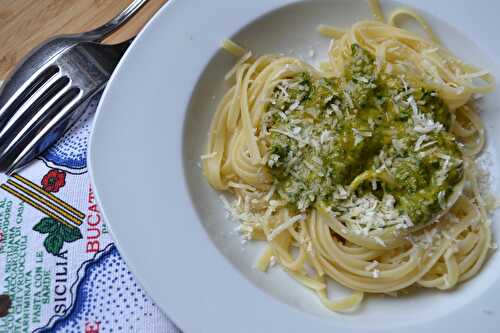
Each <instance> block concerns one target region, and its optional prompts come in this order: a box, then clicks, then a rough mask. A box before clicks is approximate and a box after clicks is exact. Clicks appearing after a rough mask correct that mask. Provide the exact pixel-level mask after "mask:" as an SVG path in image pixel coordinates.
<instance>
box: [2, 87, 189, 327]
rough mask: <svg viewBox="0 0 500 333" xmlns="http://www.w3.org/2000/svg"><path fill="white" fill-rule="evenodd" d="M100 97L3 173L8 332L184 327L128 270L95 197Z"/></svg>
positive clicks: (4, 322)
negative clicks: (91, 142) (35, 154)
mask: <svg viewBox="0 0 500 333" xmlns="http://www.w3.org/2000/svg"><path fill="white" fill-rule="evenodd" d="M99 97H100V96H97V97H96V98H95V99H94V100H93V101H92V102H91V103H90V106H89V108H88V110H87V111H86V113H85V115H84V116H83V117H82V118H81V119H80V120H79V121H78V123H76V124H75V125H74V126H73V128H72V129H71V130H70V131H69V132H68V133H66V135H65V136H64V137H63V138H61V139H60V140H59V142H58V143H57V144H55V145H54V146H53V147H51V148H50V149H49V150H48V151H47V152H46V153H45V154H44V155H43V156H41V157H40V158H39V160H37V161H35V162H34V163H33V164H32V165H30V166H29V167H28V168H26V169H24V170H22V171H21V172H19V173H18V174H15V175H13V176H11V177H7V176H6V175H4V174H0V184H1V185H0V332H1V333H17V332H39V333H41V332H65V333H68V332H75V333H76V332H78V333H80V332H86V333H98V332H148V333H155V332H168V333H174V332H175V333H178V332H179V330H178V329H177V328H176V327H175V326H174V324H173V323H172V322H171V321H170V320H168V318H167V317H166V316H165V315H164V314H163V313H162V312H161V310H160V309H159V308H158V307H157V306H156V305H155V304H154V303H153V302H152V300H151V299H150V298H149V297H148V295H146V294H145V292H144V291H143V290H142V288H141V286H140V285H139V284H138V283H137V282H136V280H135V278H134V276H133V275H132V273H131V272H130V271H129V270H128V268H127V265H126V264H125V262H124V261H123V259H122V258H121V256H120V253H119V252H118V251H117V249H116V247H115V245H114V243H113V239H112V238H111V235H110V234H109V229H108V227H107V225H106V221H104V220H103V217H102V215H101V212H100V209H99V205H98V204H97V202H96V198H95V197H94V194H93V191H92V186H91V184H90V180H89V175H88V172H87V143H88V139H89V134H90V130H91V126H92V119H93V116H94V112H95V109H96V106H97V103H98V101H99ZM117 167H118V166H117Z"/></svg>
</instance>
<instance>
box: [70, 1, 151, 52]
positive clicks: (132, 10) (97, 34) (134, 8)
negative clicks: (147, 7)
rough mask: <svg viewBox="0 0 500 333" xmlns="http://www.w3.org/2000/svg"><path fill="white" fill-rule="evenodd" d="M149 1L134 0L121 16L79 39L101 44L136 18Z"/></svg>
mask: <svg viewBox="0 0 500 333" xmlns="http://www.w3.org/2000/svg"><path fill="white" fill-rule="evenodd" d="M148 1H149V0H134V1H132V3H131V4H130V5H128V7H127V8H125V9H124V10H123V11H122V12H121V13H120V14H118V15H117V16H116V17H115V18H113V19H112V20H111V21H109V22H108V23H106V24H103V25H102V26H100V27H98V28H96V29H94V30H91V31H87V32H83V33H81V34H79V35H78V37H82V38H85V39H86V40H89V41H94V42H101V41H102V40H103V39H104V38H106V37H107V36H108V35H110V34H111V33H113V32H114V31H116V30H117V29H118V28H120V27H121V26H122V25H123V24H124V23H125V22H127V21H128V20H129V19H130V18H131V17H132V16H134V15H135V14H136V13H137V12H138V11H139V9H141V7H142V6H144V4H146V2H148Z"/></svg>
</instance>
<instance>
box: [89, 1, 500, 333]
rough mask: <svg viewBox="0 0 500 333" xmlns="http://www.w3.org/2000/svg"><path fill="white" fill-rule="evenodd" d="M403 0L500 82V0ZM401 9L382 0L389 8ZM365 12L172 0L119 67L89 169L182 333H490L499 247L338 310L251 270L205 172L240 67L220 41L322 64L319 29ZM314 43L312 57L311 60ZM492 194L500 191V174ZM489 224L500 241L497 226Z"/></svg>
mask: <svg viewBox="0 0 500 333" xmlns="http://www.w3.org/2000/svg"><path fill="white" fill-rule="evenodd" d="M405 2H407V3H410V4H411V3H413V4H414V5H415V6H417V8H418V9H421V12H422V13H423V14H424V16H425V17H426V18H427V19H429V21H430V23H431V25H432V26H433V27H434V28H435V29H436V31H437V32H438V34H439V35H440V36H441V37H442V39H443V40H444V41H445V43H446V45H447V46H449V47H450V48H451V49H452V50H453V51H454V52H455V53H456V54H458V55H459V56H461V57H463V58H464V59H466V60H467V61H468V62H472V63H474V64H479V65H481V66H484V67H487V68H489V69H490V70H491V71H492V72H493V73H494V74H496V77H497V78H500V71H499V70H498V67H497V64H496V62H495V60H494V59H498V57H499V55H500V45H499V42H498V38H497V31H499V30H500V24H499V23H498V18H497V17H496V16H497V14H498V12H499V11H500V3H498V2H491V1H487V0H484V1H477V0H476V1H474V5H472V3H471V2H469V1H431V0H426V1H422V0H420V1H418V2H417V1H416V0H414V1H405ZM394 5H395V3H394V2H390V1H387V2H384V7H385V8H387V9H388V8H391V7H394ZM429 13H434V14H435V15H436V16H432V15H430V14H429ZM369 17H370V11H369V8H368V5H367V3H366V2H365V1H349V0H337V1H333V0H328V1H326V0H325V1H305V2H301V1H296V0H265V1H264V0H259V1H234V0H214V1H192V0H182V1H170V2H169V3H168V4H167V5H166V6H165V7H164V8H163V9H162V10H161V11H160V12H159V13H158V14H157V15H156V16H155V18H154V19H153V20H152V21H151V22H150V23H149V24H148V26H147V27H146V28H145V29H144V31H143V32H142V33H141V34H140V36H139V37H138V38H137V39H136V41H135V42H134V44H133V46H132V47H131V49H130V50H129V51H128V52H127V54H126V56H125V57H124V59H123V61H122V62H121V64H120V66H119V67H118V69H117V70H116V72H115V74H114V76H113V79H112V80H111V82H110V83H109V85H108V87H107V89H106V92H105V94H104V97H103V99H102V101H101V104H100V107H99V110H98V114H97V118H96V123H95V128H94V133H93V137H92V141H91V150H90V171H91V176H92V178H93V182H94V184H95V186H96V189H97V195H98V198H99V201H100V203H101V206H102V209H103V210H104V214H105V216H106V220H107V221H108V222H109V223H110V225H111V229H112V232H113V235H114V237H115V239H116V241H117V245H118V248H119V250H120V252H121V253H122V255H123V256H124V257H125V259H126V261H127V263H128V265H129V266H130V268H131V269H132V271H133V272H134V273H135V274H136V276H137V278H138V279H139V281H140V282H141V283H142V284H143V286H144V288H145V289H146V290H147V291H148V292H149V294H150V295H151V296H152V297H153V299H154V300H155V301H156V303H157V304H158V305H159V306H160V307H161V308H162V309H163V310H164V311H165V313H167V314H168V315H169V316H170V317H171V318H172V319H173V320H174V321H175V322H176V323H177V324H178V325H179V326H180V327H181V328H182V329H183V330H185V331H186V332H189V333H191V332H219V331H223V332H288V333H290V332H302V333H303V332H375V331H378V332H401V331H402V330H404V331H405V332H437V331H438V329H440V330H449V331H454V332H470V331H471V330H477V329H478V328H480V329H481V331H483V332H493V331H495V327H496V326H495V324H498V322H499V320H500V310H499V309H498V307H496V306H495V305H498V304H499V303H498V299H499V297H500V259H499V256H498V255H494V256H493V257H492V258H491V259H490V260H489V261H488V263H487V265H486V267H484V269H483V270H482V272H481V273H480V274H479V275H478V276H477V277H476V278H474V279H473V280H472V281H469V282H467V283H465V284H463V285H461V286H460V287H459V288H457V289H456V290H453V291H450V292H434V291H428V292H421V293H418V294H417V295H412V296H411V297H401V298H390V297H380V296H379V297H376V296H370V295H368V296H367V297H366V301H365V302H364V304H363V306H362V307H361V309H360V310H359V311H357V312H355V313H354V314H350V315H345V314H344V315H343V314H337V313H332V312H329V311H327V310H325V309H324V307H323V306H322V305H321V304H320V303H319V301H318V299H317V298H316V297H315V296H314V295H313V294H312V293H311V292H309V291H307V290H305V289H304V288H302V287H301V286H299V285H298V284H296V283H295V282H294V281H292V280H291V279H290V278H289V277H287V276H286V275H285V274H284V273H283V272H281V271H280V270H279V269H277V268H275V269H273V270H271V272H270V273H268V274H264V273H260V272H258V271H256V270H255V269H254V268H253V265H254V263H255V260H256V257H257V255H258V253H259V252H258V251H259V249H260V246H261V245H259V244H250V245H247V246H244V247H243V246H242V245H241V244H240V240H239V238H238V237H237V236H236V235H234V233H232V230H233V229H234V227H235V225H234V224H232V222H229V221H226V219H225V218H224V211H223V208H222V205H221V203H220V202H219V199H218V194H217V193H215V192H214V191H213V190H212V189H211V188H210V187H209V186H208V185H207V183H206V181H205V179H204V178H203V176H202V174H201V169H200V167H199V156H200V155H201V154H202V153H203V151H204V147H205V140H206V138H207V132H208V127H209V122H210V119H211V117H212V115H213V113H214V110H215V106H216V103H217V101H218V100H219V98H220V97H221V95H222V93H223V92H224V90H225V89H226V87H225V85H224V82H223V77H224V74H225V73H226V72H227V71H228V70H229V69H230V68H231V67H232V66H233V64H234V62H235V60H234V59H233V58H232V57H231V56H230V55H228V54H225V53H224V52H222V51H220V49H219V46H220V44H221V41H222V40H223V39H224V38H226V37H230V38H232V39H234V40H235V41H237V42H239V43H241V44H242V45H244V46H246V47H248V48H251V49H252V50H253V51H255V52H256V53H269V52H283V53H291V54H292V55H295V56H304V57H305V59H306V60H309V61H310V62H312V63H316V62H317V61H318V60H319V59H321V58H324V57H325V53H324V51H325V50H326V47H327V44H328V41H327V40H326V39H323V38H321V37H320V36H319V35H318V34H317V33H316V31H315V27H316V25H317V24H319V23H327V24H333V25H336V26H340V27H342V26H349V25H350V24H352V23H353V22H355V21H356V20H359V19H362V18H369ZM438 17H439V18H438ZM311 49H314V50H315V55H316V56H315V57H314V58H308V56H307V55H308V54H309V51H310V50H311ZM499 101H500V98H499V94H498V93H495V94H492V95H489V96H488V97H487V98H486V99H485V101H484V103H483V108H484V109H485V110H486V111H485V113H484V117H485V119H486V125H487V128H488V135H489V137H488V140H489V145H488V149H487V151H488V154H489V156H490V158H491V160H492V164H491V171H492V173H493V174H497V170H498V166H499V165H500V164H499V160H498V149H499V144H500V131H498V126H497V125H496V124H499V123H500V113H499V112H498V109H499V108H498V106H499V105H500V102H499ZM493 188H494V190H495V191H496V192H497V193H498V192H499V191H498V189H499V183H498V181H497V180H496V179H494V180H493ZM494 229H495V234H496V235H497V238H499V237H498V235H499V229H498V227H497V225H496V223H495V224H494ZM334 292H335V295H342V294H344V293H345V292H346V291H345V290H343V289H342V288H339V287H335V288H334Z"/></svg>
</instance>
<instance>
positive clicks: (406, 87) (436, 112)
mask: <svg viewBox="0 0 500 333" xmlns="http://www.w3.org/2000/svg"><path fill="white" fill-rule="evenodd" d="M451 120H452V114H451V112H450V111H449V110H448V108H447V106H446V105H445V103H444V102H443V100H442V99H440V98H439V96H438V94H437V93H436V92H435V91H432V90H428V89H426V88H423V87H419V86H417V84H413V85H410V84H409V83H407V82H405V79H404V77H402V76H396V75H394V74H391V73H389V70H380V71H377V68H376V64H375V61H374V58H373V57H372V56H371V55H370V54H369V53H368V52H367V51H365V50H363V49H362V48H360V47H359V46H357V45H353V47H352V60H351V62H350V63H348V64H347V65H346V67H345V70H344V73H343V75H342V76H341V77H340V78H313V77H312V76H311V75H310V74H308V73H300V74H298V75H295V76H293V77H290V78H288V79H286V80H284V81H283V82H281V83H280V84H279V85H278V86H277V87H276V88H275V90H274V92H273V95H272V98H271V101H270V103H269V105H268V109H267V112H266V114H265V117H264V119H263V124H262V126H263V128H266V129H267V131H268V132H269V134H268V135H267V136H266V137H265V139H264V140H267V144H268V145H269V147H270V149H271V152H270V155H269V159H268V162H267V166H268V169H269V171H270V173H271V175H272V176H273V179H274V183H275V185H276V188H277V193H278V194H279V196H280V197H281V199H282V200H285V201H286V202H288V204H289V206H290V207H291V208H293V209H297V210H304V209H307V208H308V207H309V206H311V205H313V204H314V203H315V202H317V201H323V202H324V203H325V204H326V205H328V206H331V207H335V205H336V203H338V200H340V199H339V198H338V196H336V195H335V193H338V191H339V186H341V187H342V188H344V189H346V190H347V191H348V192H349V193H350V195H351V194H352V195H355V196H357V197H362V196H363V195H366V194H368V193H371V194H373V195H375V196H376V197H377V198H379V199H380V200H382V197H383V196H384V194H390V195H392V196H393V197H394V199H395V206H394V207H395V208H396V209H397V210H398V211H399V213H400V214H406V215H407V216H408V217H410V219H411V220H412V222H413V223H414V224H419V223H426V222H427V221H429V220H430V219H431V218H432V217H433V216H434V215H435V214H436V213H438V212H439V211H441V210H442V209H443V207H444V202H445V201H446V199H447V198H448V197H449V195H450V194H451V192H452V190H453V187H454V186H455V185H457V184H458V182H460V180H461V179H462V176H463V167H462V164H463V163H462V154H461V151H460V149H459V146H458V143H457V142H456V140H455V137H454V136H453V134H451V133H450V131H449V127H450V124H451ZM362 174H363V176H360V175H362ZM358 176H360V177H358ZM357 177H358V178H357ZM355 179H356V182H355V184H351V183H352V182H353V181H354V180H355ZM350 185H351V187H349V186H350Z"/></svg>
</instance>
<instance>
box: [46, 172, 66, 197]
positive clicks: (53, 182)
mask: <svg viewBox="0 0 500 333" xmlns="http://www.w3.org/2000/svg"><path fill="white" fill-rule="evenodd" d="M64 185H66V172H64V171H62V170H57V169H54V170H50V171H49V172H47V174H46V175H45V176H43V179H42V187H43V189H44V190H45V191H47V192H58V191H59V189H60V188H61V187H63V186H64Z"/></svg>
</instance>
